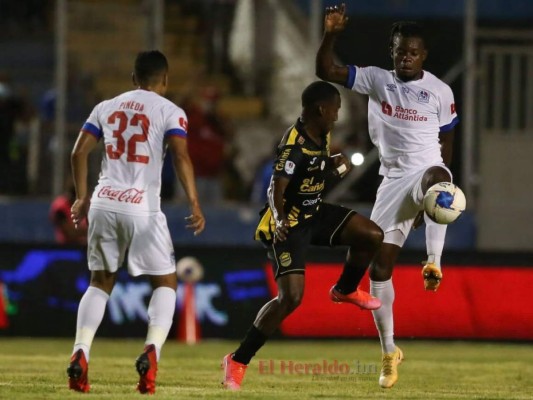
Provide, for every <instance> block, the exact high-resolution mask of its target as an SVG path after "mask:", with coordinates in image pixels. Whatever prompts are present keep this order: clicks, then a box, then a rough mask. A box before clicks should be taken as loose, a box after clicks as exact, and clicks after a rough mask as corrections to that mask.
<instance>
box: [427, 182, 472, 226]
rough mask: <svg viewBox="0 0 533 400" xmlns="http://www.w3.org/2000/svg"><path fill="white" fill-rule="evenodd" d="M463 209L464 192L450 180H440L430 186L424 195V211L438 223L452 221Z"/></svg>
mask: <svg viewBox="0 0 533 400" xmlns="http://www.w3.org/2000/svg"><path fill="white" fill-rule="evenodd" d="M465 209H466V198H465V194H464V193H463V191H462V190H461V188H460V187H459V186H457V185H454V184H453V183H451V182H440V183H437V184H435V185H433V186H431V187H430V188H429V189H428V191H427V192H426V195H425V196H424V211H425V212H426V214H427V216H428V217H429V218H431V219H432V220H433V221H435V222H436V223H438V224H443V225H447V224H450V223H452V222H453V221H455V220H456V219H457V218H459V217H460V216H461V214H462V213H463V212H464V210H465Z"/></svg>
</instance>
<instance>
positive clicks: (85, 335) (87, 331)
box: [72, 286, 109, 362]
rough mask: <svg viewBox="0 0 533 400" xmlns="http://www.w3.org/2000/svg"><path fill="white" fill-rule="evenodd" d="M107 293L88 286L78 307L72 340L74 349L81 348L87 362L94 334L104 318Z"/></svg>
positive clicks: (107, 298) (75, 350)
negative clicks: (74, 337)
mask: <svg viewBox="0 0 533 400" xmlns="http://www.w3.org/2000/svg"><path fill="white" fill-rule="evenodd" d="M108 300H109V295H108V294H107V293H106V292H104V291H103V290H102V289H98V288H96V287H94V286H89V287H88V288H87V291H86V292H85V294H84V295H83V297H82V298H81V301H80V305H79V307H78V320H77V323H76V339H75V340H74V350H73V351H72V354H74V353H75V352H77V351H78V350H79V349H82V350H83V353H84V354H85V358H86V359H87V362H89V352H90V350H91V345H92V343H93V339H94V334H95V333H96V330H97V329H98V327H99V326H100V323H101V322H102V318H104V313H105V307H106V304H107V301H108Z"/></svg>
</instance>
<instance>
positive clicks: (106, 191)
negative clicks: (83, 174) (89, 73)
mask: <svg viewBox="0 0 533 400" xmlns="http://www.w3.org/2000/svg"><path fill="white" fill-rule="evenodd" d="M82 131H84V132H87V133H90V134H92V135H95V136H96V137H97V138H98V139H100V138H102V137H103V139H104V146H105V154H104V158H103V160H102V169H101V172H100V178H99V180H98V185H97V186H96V188H95V189H94V192H93V195H92V198H91V207H93V208H98V209H102V210H109V211H115V212H120V213H124V214H131V215H150V214H153V213H156V212H158V211H160V210H161V198H160V191H161V169H162V167H163V159H164V155H165V151H166V146H165V142H164V139H165V137H166V136H167V135H178V136H181V137H184V138H185V137H186V136H187V116H186V115H185V112H184V111H183V110H182V109H181V108H179V107H178V106H176V105H175V104H174V103H172V102H171V101H169V100H167V99H165V98H164V97H162V96H159V95H158V94H157V93H154V92H151V91H147V90H142V89H137V90H132V91H129V92H126V93H123V94H121V95H119V96H117V97H115V98H114V99H111V100H106V101H103V102H101V103H100V104H98V105H97V106H96V107H95V108H94V110H93V111H92V113H91V115H90V116H89V119H88V120H87V122H85V124H84V125H83V128H82Z"/></svg>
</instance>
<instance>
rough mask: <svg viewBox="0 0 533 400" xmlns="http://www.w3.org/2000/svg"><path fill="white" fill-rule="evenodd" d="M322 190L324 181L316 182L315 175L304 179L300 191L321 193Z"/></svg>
mask: <svg viewBox="0 0 533 400" xmlns="http://www.w3.org/2000/svg"><path fill="white" fill-rule="evenodd" d="M322 190H324V181H323V180H322V182H316V183H315V178H314V177H313V178H307V179H304V180H303V181H302V184H301V185H300V193H306V194H311V193H320V192H321V191H322Z"/></svg>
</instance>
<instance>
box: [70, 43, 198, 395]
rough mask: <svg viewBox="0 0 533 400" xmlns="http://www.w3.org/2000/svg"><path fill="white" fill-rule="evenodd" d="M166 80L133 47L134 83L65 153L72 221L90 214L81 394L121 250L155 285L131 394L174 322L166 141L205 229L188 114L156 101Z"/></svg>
mask: <svg viewBox="0 0 533 400" xmlns="http://www.w3.org/2000/svg"><path fill="white" fill-rule="evenodd" d="M167 82H168V63H167V59H166V57H165V56H164V55H163V54H162V53H161V52H159V51H155V50H154V51H145V52H141V53H139V54H138V56H137V58H136V60H135V67H134V73H133V83H134V85H135V86H136V87H137V88H136V89H135V90H132V91H128V92H125V93H123V94H121V95H119V96H117V97H115V98H113V99H111V100H107V101H103V102H101V103H100V104H98V105H97V106H96V107H95V108H94V110H93V111H92V113H91V115H90V116H89V118H88V119H87V122H85V124H84V125H83V127H82V129H81V132H80V134H79V136H78V140H77V141H76V144H75V145H74V149H73V150H72V155H71V163H72V174H73V177H74V183H75V187H76V201H75V202H74V204H73V205H72V210H71V212H72V219H73V221H74V223H75V224H76V225H78V224H79V223H80V222H81V221H82V220H83V218H85V217H86V216H88V219H89V231H88V249H87V253H88V262H89V270H90V271H91V279H90V286H89V288H88V289H87V291H86V292H85V294H84V295H83V297H82V299H81V301H80V305H79V309H78V320H77V326H76V339H75V344H74V350H73V354H72V357H71V360H70V365H69V367H68V368H67V373H68V376H69V387H70V388H71V389H73V390H76V391H79V392H88V391H89V388H90V385H89V381H88V377H87V373H88V362H89V351H90V348H91V344H92V341H93V338H94V335H95V333H96V330H97V329H98V327H99V325H100V323H101V321H102V318H103V316H104V311H105V307H106V304H107V301H108V299H109V296H110V294H111V291H112V289H113V286H114V284H115V279H116V273H117V270H118V268H119V267H120V266H121V265H122V264H123V262H124V260H125V255H126V252H128V256H127V267H128V272H129V273H130V275H132V276H138V275H148V276H149V279H150V283H151V285H152V288H153V292H152V297H151V299H150V304H149V306H148V333H147V336H146V341H145V347H144V351H143V353H142V354H141V355H140V356H139V357H138V358H137V361H136V368H137V372H138V373H139V382H138V384H137V390H138V391H139V392H141V393H148V394H152V393H154V392H155V378H156V373H157V362H158V360H159V355H160V351H161V347H162V346H163V343H164V342H165V340H166V337H167V335H168V332H169V330H170V326H171V324H172V318H173V316H174V310H175V305H176V288H177V277H176V265H175V261H174V250H173V246H172V240H171V237H170V232H169V230H168V226H167V221H166V218H165V215H164V214H163V213H162V212H161V207H160V196H159V194H160V189H161V168H162V164H163V158H164V155H165V152H166V150H167V147H168V148H169V149H170V152H171V154H172V157H173V163H174V169H175V171H176V174H177V175H178V177H179V179H180V181H181V184H182V185H183V187H184V190H185V192H186V194H187V198H188V200H189V204H190V208H191V215H190V216H189V217H187V218H186V220H187V226H186V227H187V228H189V229H192V230H193V231H194V235H198V234H199V233H201V232H202V231H203V229H204V226H205V219H204V216H203V214H202V210H201V209H200V204H199V202H198V195H197V191H196V185H195V181H194V171H193V167H192V164H191V160H190V158H189V154H188V151H187V141H186V138H187V116H186V115H185V113H184V112H183V110H182V109H181V108H179V107H177V106H176V105H175V104H173V103H172V102H170V101H169V100H167V99H165V98H164V97H162V96H163V95H164V94H165V92H166V89H167ZM99 140H103V142H104V148H105V154H104V158H103V161H102V169H101V173H100V179H99V181H98V185H97V186H96V188H95V189H94V191H93V194H92V197H91V198H90V200H89V191H88V188H87V169H88V166H87V160H88V156H89V153H90V152H91V151H92V150H94V149H95V147H96V144H97V143H98V141H99ZM89 203H90V207H89Z"/></svg>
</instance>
